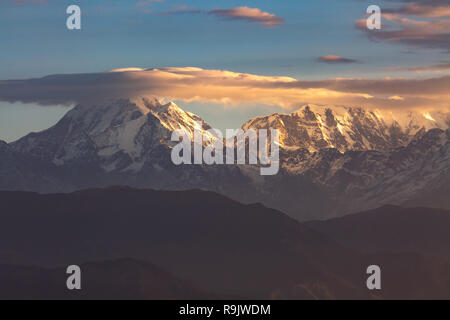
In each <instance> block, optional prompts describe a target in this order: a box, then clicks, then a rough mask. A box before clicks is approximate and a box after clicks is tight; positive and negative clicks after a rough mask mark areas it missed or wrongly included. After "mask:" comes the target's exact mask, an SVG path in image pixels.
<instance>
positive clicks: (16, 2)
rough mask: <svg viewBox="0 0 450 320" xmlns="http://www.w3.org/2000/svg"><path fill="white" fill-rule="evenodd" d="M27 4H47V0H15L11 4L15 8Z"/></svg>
mask: <svg viewBox="0 0 450 320" xmlns="http://www.w3.org/2000/svg"><path fill="white" fill-rule="evenodd" d="M27 3H39V4H47V1H46V0H14V1H12V2H11V5H13V6H21V5H23V4H27Z"/></svg>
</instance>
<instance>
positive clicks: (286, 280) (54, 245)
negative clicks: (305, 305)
mask: <svg viewBox="0 0 450 320" xmlns="http://www.w3.org/2000/svg"><path fill="white" fill-rule="evenodd" d="M6 199H8V201H5V200H6ZM24 221H26V222H24ZM122 257H132V258H135V259H139V260H148V261H152V262H154V263H155V264H157V265H158V266H160V267H162V268H163V269H165V270H168V271H170V272H171V273H173V274H175V275H176V276H177V277H180V278H182V279H186V280H188V281H190V282H192V283H194V284H196V285H198V286H200V287H201V288H204V289H205V290H207V291H209V292H213V293H219V294H221V295H235V296H241V297H254V298H268V297H269V296H270V295H271V293H272V292H275V291H276V290H278V289H279V288H284V287H286V286H290V285H293V284H298V283H302V284H304V285H310V284H312V283H321V284H322V285H323V286H325V287H326V288H328V290H330V291H331V292H333V295H334V296H339V297H368V296H369V294H368V293H367V292H366V290H365V289H364V287H360V284H359V278H358V277H355V275H358V272H357V271H356V270H358V269H361V268H363V262H362V259H360V257H358V255H354V254H353V253H352V252H350V251H348V250H345V249H343V248H341V247H339V246H336V245H335V244H334V243H333V242H332V241H329V240H327V239H326V238H324V237H322V236H320V235H318V234H317V233H315V232H313V231H311V230H310V229H308V228H305V227H304V226H302V225H301V224H299V223H298V222H296V221H295V220H293V219H291V218H288V217H287V216H285V215H284V214H282V213H280V212H277V211H275V210H272V209H267V208H265V207H263V206H261V205H242V204H239V203H237V202H234V201H231V200H229V199H227V198H224V197H222V196H219V195H217V194H214V193H209V192H201V191H185V192H157V191H149V190H134V189H129V188H109V189H104V190H87V191H82V192H76V193H71V194H55V195H38V194H34V193H23V192H0V263H3V264H16V265H41V266H55V265H56V266H61V265H62V266H64V265H70V264H76V263H78V264H82V263H84V262H85V261H98V260H100V261H103V260H115V259H120V258H122ZM339 257H340V258H339ZM345 257H346V258H345ZM331 263H332V264H331ZM330 264H331V265H332V266H333V267H332V268H330Z"/></svg>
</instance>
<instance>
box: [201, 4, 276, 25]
mask: <svg viewBox="0 0 450 320" xmlns="http://www.w3.org/2000/svg"><path fill="white" fill-rule="evenodd" d="M209 14H211V15H216V16H220V17H223V18H225V19H231V20H244V21H247V22H256V23H259V24H260V25H262V26H265V27H276V26H278V25H279V24H281V23H284V22H285V20H284V19H283V18H280V17H277V16H276V15H275V14H271V13H268V12H264V11H262V10H261V9H258V8H249V7H237V8H232V9H215V10H212V11H209Z"/></svg>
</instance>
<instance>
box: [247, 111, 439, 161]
mask: <svg viewBox="0 0 450 320" xmlns="http://www.w3.org/2000/svg"><path fill="white" fill-rule="evenodd" d="M444 119H445V118H444V117H442V116H439V115H433V117H432V116H431V115H430V114H421V113H418V112H403V113H400V112H397V113H395V114H394V113H393V112H389V111H380V110H373V111H371V110H366V109H363V108H354V107H346V106H331V105H313V104H308V105H304V106H302V107H301V108H299V109H298V110H296V111H294V112H292V113H290V114H278V113H276V114H272V115H269V116H265V117H257V118H254V119H251V120H249V121H248V122H246V123H245V124H244V125H243V129H244V130H248V129H269V128H272V129H278V130H279V132H280V143H281V147H283V148H284V149H287V150H291V149H307V150H308V151H309V152H311V153H313V152H317V151H320V150H322V149H328V148H335V149H337V150H338V151H340V152H341V153H344V152H346V151H350V150H360V151H362V150H378V151H386V150H389V149H392V148H396V147H400V146H406V145H407V144H408V143H409V142H411V140H412V139H413V138H414V137H415V136H416V135H418V134H419V135H420V134H423V133H424V132H426V131H428V130H430V129H433V128H440V129H444V130H445V129H447V128H448V124H446V122H445V120H444Z"/></svg>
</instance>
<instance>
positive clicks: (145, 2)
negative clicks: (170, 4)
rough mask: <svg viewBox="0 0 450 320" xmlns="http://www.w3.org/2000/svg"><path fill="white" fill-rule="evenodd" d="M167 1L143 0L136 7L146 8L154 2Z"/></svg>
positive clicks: (161, 0)
mask: <svg viewBox="0 0 450 320" xmlns="http://www.w3.org/2000/svg"><path fill="white" fill-rule="evenodd" d="M164 1H165V0H141V1H138V2H136V6H138V7H145V6H148V5H150V4H151V3H153V2H164Z"/></svg>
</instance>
